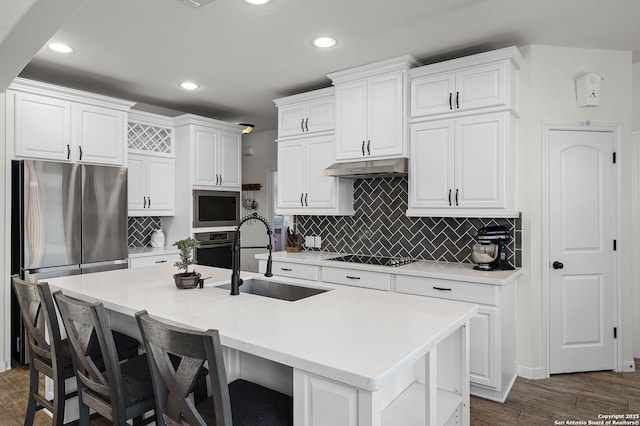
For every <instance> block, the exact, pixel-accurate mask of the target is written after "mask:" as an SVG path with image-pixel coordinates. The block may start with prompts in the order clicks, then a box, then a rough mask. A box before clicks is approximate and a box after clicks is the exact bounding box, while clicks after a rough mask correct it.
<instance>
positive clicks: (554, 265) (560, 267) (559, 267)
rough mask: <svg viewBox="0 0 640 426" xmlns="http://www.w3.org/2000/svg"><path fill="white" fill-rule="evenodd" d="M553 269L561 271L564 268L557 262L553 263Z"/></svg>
mask: <svg viewBox="0 0 640 426" xmlns="http://www.w3.org/2000/svg"><path fill="white" fill-rule="evenodd" d="M552 266H553V269H562V268H564V264H563V263H562V262H558V261H557V260H556V261H555V262H553V265H552Z"/></svg>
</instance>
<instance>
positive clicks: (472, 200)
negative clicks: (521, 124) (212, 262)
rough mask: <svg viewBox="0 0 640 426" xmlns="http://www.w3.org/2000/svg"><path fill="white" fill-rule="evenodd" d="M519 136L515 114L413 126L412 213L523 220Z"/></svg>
mask: <svg viewBox="0 0 640 426" xmlns="http://www.w3.org/2000/svg"><path fill="white" fill-rule="evenodd" d="M514 133H515V128H514V119H513V118H512V116H511V113H510V112H502V113H488V114H478V115H473V116H468V117H461V118H459V119H452V120H437V121H428V122H422V123H416V124H412V125H411V159H410V170H409V209H408V211H407V215H409V216H459V217H515V216H517V212H516V211H515V173H513V167H514V166H513V163H514V162H515V155H514V154H515V153H514V149H513V147H512V145H513V144H508V143H507V141H508V140H510V138H513V137H514ZM508 177H509V178H508Z"/></svg>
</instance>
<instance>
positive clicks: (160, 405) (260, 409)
mask: <svg viewBox="0 0 640 426" xmlns="http://www.w3.org/2000/svg"><path fill="white" fill-rule="evenodd" d="M136 320H137V321H138V327H139V328H140V333H141V335H142V341H143V343H144V345H145V348H146V351H147V357H148V358H149V366H150V367H151V372H152V378H153V387H154V390H155V399H156V413H157V415H158V424H166V425H171V426H173V425H182V424H185V423H186V424H189V425H191V426H195V425H215V426H232V425H234V426H290V425H293V399H292V398H291V397H290V396H288V395H284V394H282V393H280V392H276V391H274V390H271V389H268V388H266V387H264V386H260V385H258V384H255V383H252V382H249V381H246V380H242V379H240V380H235V381H233V382H232V383H230V384H227V374H226V372H225V368H224V359H223V357H222V346H221V344H220V337H219V335H218V331H217V330H207V331H196V330H188V329H185V328H180V327H176V326H174V325H171V324H167V323H164V322H161V321H158V320H156V319H154V318H151V317H150V316H149V315H148V314H147V311H141V312H138V313H136ZM169 355H171V356H177V357H179V358H180V364H179V365H178V367H177V368H175V367H174V364H173V363H172V362H171V360H170V358H169ZM205 362H207V364H208V369H209V375H208V380H209V385H210V388H211V393H212V396H211V397H209V398H208V399H206V400H205V401H202V402H200V403H197V404H194V403H193V402H192V400H191V398H190V397H189V393H190V389H191V387H192V386H193V383H194V381H195V380H196V379H197V376H198V372H199V371H200V369H201V368H202V366H203V364H204V363H205Z"/></svg>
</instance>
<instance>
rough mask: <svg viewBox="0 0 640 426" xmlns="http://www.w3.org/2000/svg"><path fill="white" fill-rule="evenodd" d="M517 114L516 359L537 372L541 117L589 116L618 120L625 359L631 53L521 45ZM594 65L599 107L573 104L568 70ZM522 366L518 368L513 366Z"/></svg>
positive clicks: (570, 120)
mask: <svg viewBox="0 0 640 426" xmlns="http://www.w3.org/2000/svg"><path fill="white" fill-rule="evenodd" d="M521 51H522V53H523V56H524V59H525V60H524V64H523V68H522V71H521V73H520V84H519V87H520V100H519V104H520V115H521V118H520V121H519V129H518V132H519V135H518V150H519V152H518V176H519V177H518V197H519V198H518V203H519V208H520V210H521V211H522V226H523V235H522V247H523V260H522V263H523V275H522V278H521V279H520V280H519V283H518V365H519V366H520V367H524V368H525V370H528V371H530V372H533V374H539V373H540V372H541V371H544V357H543V353H542V350H543V349H542V348H543V344H542V343H543V342H542V339H543V330H542V321H543V319H542V306H543V303H546V301H544V300H542V251H543V250H546V247H542V241H541V238H542V212H541V208H540V203H541V197H542V187H541V182H542V158H541V152H542V151H541V150H542V143H541V141H542V134H541V126H542V123H544V122H553V123H566V124H575V123H578V122H585V121H586V120H591V122H592V123H593V124H594V125H597V124H611V123H619V124H620V125H621V128H622V133H621V139H622V141H621V150H620V152H619V153H618V158H619V159H620V161H619V167H620V170H621V177H622V179H621V180H622V187H621V190H620V197H621V200H622V202H621V206H622V212H621V217H622V224H621V228H622V232H621V235H619V236H618V237H619V238H618V241H619V251H618V254H619V256H621V265H622V271H621V277H620V281H621V288H622V300H623V304H622V306H621V310H622V317H623V321H622V324H620V329H621V336H622V338H623V339H624V348H623V359H624V360H632V356H631V335H632V330H631V324H632V303H631V300H632V297H631V295H632V288H633V285H632V283H633V267H632V265H633V256H632V245H633V243H632V238H629V236H630V235H632V233H631V232H632V227H633V226H632V225H633V222H632V199H633V198H632V196H633V182H632V156H631V123H632V111H631V108H632V106H631V104H632V100H631V90H630V87H631V80H632V64H631V52H626V51H611V50H596V49H576V48H564V47H551V46H541V45H531V46H527V47H525V48H523V49H521ZM585 71H597V72H598V73H600V74H601V75H602V76H603V77H604V81H603V84H602V102H601V105H600V106H599V107H595V108H594V107H591V108H578V107H577V106H576V103H575V85H574V77H575V75H577V74H579V73H581V72H585ZM521 371H522V370H521Z"/></svg>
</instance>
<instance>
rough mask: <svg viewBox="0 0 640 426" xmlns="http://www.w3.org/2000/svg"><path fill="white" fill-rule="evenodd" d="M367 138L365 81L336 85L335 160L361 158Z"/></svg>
mask: <svg viewBox="0 0 640 426" xmlns="http://www.w3.org/2000/svg"><path fill="white" fill-rule="evenodd" d="M366 139H367V82H366V81H361V82H357V83H351V84H345V85H340V86H336V160H353V159H356V160H357V159H362V158H364V155H365V153H366V151H365V148H366V147H365V144H366Z"/></svg>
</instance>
